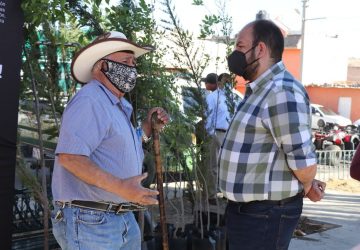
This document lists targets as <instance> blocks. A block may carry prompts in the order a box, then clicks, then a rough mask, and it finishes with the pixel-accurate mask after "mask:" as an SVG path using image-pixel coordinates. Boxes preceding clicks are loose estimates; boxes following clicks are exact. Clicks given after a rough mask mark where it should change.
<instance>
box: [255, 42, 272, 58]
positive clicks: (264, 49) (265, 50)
mask: <svg viewBox="0 0 360 250" xmlns="http://www.w3.org/2000/svg"><path fill="white" fill-rule="evenodd" d="M256 51H257V54H258V58H262V57H264V56H265V55H266V54H268V53H269V51H268V48H267V46H266V44H265V43H264V42H259V44H258V46H257V48H256Z"/></svg>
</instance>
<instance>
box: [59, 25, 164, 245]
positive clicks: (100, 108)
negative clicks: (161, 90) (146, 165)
mask: <svg viewBox="0 0 360 250" xmlns="http://www.w3.org/2000/svg"><path fill="white" fill-rule="evenodd" d="M151 50H152V48H149V47H141V46H139V45H137V44H135V43H133V42H131V41H130V40H127V39H126V37H125V36H124V34H122V33H120V32H115V31H113V32H109V33H106V34H104V35H102V36H100V37H98V38H97V39H95V40H94V41H93V42H92V43H90V44H89V45H87V46H86V47H84V48H83V49H81V50H80V51H79V52H78V53H77V54H76V55H75V57H74V59H73V61H72V65H71V72H72V75H73V77H74V78H75V80H77V81H78V82H81V83H86V85H85V86H84V87H83V88H82V89H81V90H80V91H79V92H78V93H77V94H76V95H75V96H74V97H73V98H72V99H71V101H70V102H69V103H68V105H67V107H66V109H65V112H64V114H63V117H62V124H61V129H60V136H59V140H58V144H57V148H56V158H55V165H54V172H53V179H52V192H53V199H54V207H55V209H54V214H53V216H52V222H53V233H54V235H55V237H56V239H57V241H58V243H59V244H60V246H61V248H62V249H87V250H88V249H107V250H108V249H140V248H141V241H140V239H141V237H140V230H139V227H138V225H137V223H136V220H135V218H134V215H133V213H132V211H138V210H141V209H143V208H144V207H143V205H151V204H156V203H157V199H156V195H157V194H158V192H157V191H155V190H150V189H146V188H144V187H142V186H141V180H143V179H144V178H146V174H142V175H141V171H142V161H143V151H142V147H141V142H142V140H143V141H145V142H146V141H148V140H149V137H150V133H151V129H152V128H151V122H150V119H151V115H152V114H153V113H154V112H157V116H158V118H159V119H160V121H162V123H163V124H164V125H165V124H166V123H167V122H168V120H169V118H168V115H167V114H166V112H165V111H164V110H163V109H162V108H153V109H151V110H150V111H149V112H148V117H147V119H146V120H145V121H144V122H143V123H142V129H143V134H142V136H138V133H136V131H135V129H134V127H133V125H132V124H131V122H130V115H131V113H132V106H131V104H130V103H129V102H127V101H126V99H125V98H123V96H124V95H125V93H127V92H130V91H131V90H132V89H133V88H134V86H135V83H136V68H135V64H136V63H135V60H136V58H137V57H139V56H141V55H143V54H145V53H147V52H149V51H151Z"/></svg>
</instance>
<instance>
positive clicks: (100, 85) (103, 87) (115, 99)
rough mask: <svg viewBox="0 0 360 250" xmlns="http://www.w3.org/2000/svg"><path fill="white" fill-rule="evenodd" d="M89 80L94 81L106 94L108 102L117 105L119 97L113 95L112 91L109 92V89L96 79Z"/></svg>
mask: <svg viewBox="0 0 360 250" xmlns="http://www.w3.org/2000/svg"><path fill="white" fill-rule="evenodd" d="M90 82H94V83H96V84H97V85H98V86H99V87H100V88H101V89H102V90H103V91H104V92H105V94H106V96H107V97H108V98H109V100H110V102H111V103H112V104H113V105H117V104H119V103H120V99H119V98H118V97H117V96H115V95H114V94H113V93H111V91H110V90H108V88H106V87H105V86H104V85H103V84H101V83H100V82H99V81H98V80H95V79H93V80H91V81H90Z"/></svg>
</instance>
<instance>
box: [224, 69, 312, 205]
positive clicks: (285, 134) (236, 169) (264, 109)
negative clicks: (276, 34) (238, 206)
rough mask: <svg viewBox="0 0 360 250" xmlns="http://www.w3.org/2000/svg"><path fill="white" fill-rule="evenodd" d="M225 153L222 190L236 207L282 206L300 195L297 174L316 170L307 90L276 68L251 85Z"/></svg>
mask: <svg viewBox="0 0 360 250" xmlns="http://www.w3.org/2000/svg"><path fill="white" fill-rule="evenodd" d="M249 87H250V88H251V90H252V91H251V92H252V94H251V95H250V96H248V97H247V98H245V99H244V100H243V102H241V103H240V105H239V108H238V111H237V113H236V114H235V116H234V118H233V120H232V122H231V124H230V127H229V130H228V132H227V134H226V138H225V140H224V143H223V146H222V148H221V152H220V159H219V164H220V174H219V178H220V189H221V191H222V192H223V193H224V195H225V196H226V197H227V198H228V199H229V200H233V201H238V202H249V201H254V200H281V199H284V198H288V197H291V196H294V195H296V194H297V193H299V192H301V191H302V189H303V187H302V184H301V183H300V182H299V181H298V180H297V179H296V178H295V176H294V175H293V172H292V170H297V169H302V168H305V167H308V166H310V165H313V164H316V154H315V149H314V147H313V144H312V141H311V112H310V102H309V97H308V95H307V93H306V90H305V89H304V87H303V86H302V84H301V83H299V82H298V81H296V80H295V79H294V77H293V76H292V75H291V74H290V73H289V72H288V71H287V70H286V69H285V67H284V64H283V63H282V62H278V63H277V64H274V65H273V66H272V67H271V68H270V69H268V70H267V71H266V72H264V73H263V74H262V75H261V76H260V77H259V78H257V79H256V80H255V81H254V82H251V83H250V84H249Z"/></svg>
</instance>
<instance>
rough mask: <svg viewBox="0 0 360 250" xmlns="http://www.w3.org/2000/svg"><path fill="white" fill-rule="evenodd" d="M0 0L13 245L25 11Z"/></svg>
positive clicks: (3, 210)
mask: <svg viewBox="0 0 360 250" xmlns="http://www.w3.org/2000/svg"><path fill="white" fill-rule="evenodd" d="M20 3H21V2H20V0H0V202H1V206H0V232H1V234H0V246H1V249H11V235H12V219H13V218H12V210H13V200H14V176H15V165H16V136H17V119H18V118H17V117H18V106H19V85H20V67H21V48H22V44H23V32H22V27H23V14H22V10H21V8H20Z"/></svg>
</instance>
